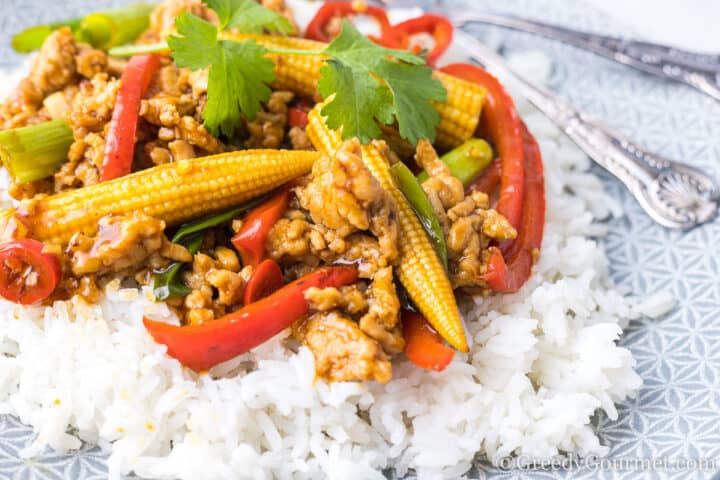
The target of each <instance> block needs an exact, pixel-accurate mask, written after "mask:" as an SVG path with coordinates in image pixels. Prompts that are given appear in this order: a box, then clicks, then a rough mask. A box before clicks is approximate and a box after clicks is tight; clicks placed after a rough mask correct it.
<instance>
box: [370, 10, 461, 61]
mask: <svg viewBox="0 0 720 480" xmlns="http://www.w3.org/2000/svg"><path fill="white" fill-rule="evenodd" d="M453 30H454V29H453V25H452V23H450V20H448V19H447V18H446V17H443V16H442V15H434V14H432V13H426V14H425V15H420V16H419V17H416V18H411V19H409V20H405V21H404V22H400V23H398V24H397V25H393V26H392V27H391V28H390V29H389V30H388V31H387V33H386V34H385V35H383V37H382V38H381V43H382V44H383V45H385V46H386V47H390V48H398V49H408V48H410V47H411V46H412V37H413V35H418V34H422V33H426V34H428V35H430V36H432V38H433V40H434V44H433V47H432V48H431V49H430V51H429V52H428V54H427V63H428V65H431V66H432V65H435V61H436V60H437V59H438V58H440V56H441V55H442V54H443V53H445V51H446V50H447V49H448V47H449V46H450V43H452V39H453ZM414 50H415V51H419V50H420V48H419V47H416V48H414Z"/></svg>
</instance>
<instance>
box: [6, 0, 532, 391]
mask: <svg viewBox="0 0 720 480" xmlns="http://www.w3.org/2000/svg"><path fill="white" fill-rule="evenodd" d="M359 16H366V17H370V18H371V19H372V20H373V21H374V23H376V25H377V27H378V28H377V29H378V31H379V33H377V34H375V35H370V36H366V35H364V34H363V33H361V32H360V31H359V30H358V27H356V26H355V24H354V23H353V21H354V20H355V19H356V18H357V17H359ZM452 35H453V30H452V25H451V24H450V23H449V22H448V20H447V19H445V18H443V17H440V16H437V15H431V14H427V15H422V16H420V17H418V18H414V19H411V20H407V21H405V22H402V23H398V24H394V25H393V24H391V23H390V21H389V19H388V17H387V14H386V12H385V11H384V10H383V9H381V8H377V7H373V6H369V5H365V4H363V3H362V2H352V3H346V2H327V3H324V4H323V5H322V7H320V9H319V10H318V12H317V14H316V15H315V17H314V18H313V20H312V21H311V22H310V24H309V26H308V28H307V29H306V31H305V32H301V31H299V29H298V27H297V25H296V23H295V21H294V19H293V13H292V11H291V10H290V9H289V8H288V7H287V6H286V5H285V3H284V2H283V1H282V0H263V1H262V2H259V3H258V2H255V1H254V0H204V1H202V2H201V1H200V0H166V1H164V2H163V3H161V4H159V5H157V6H154V5H145V4H133V5H129V6H127V7H123V8H119V9H115V10H110V11H105V12H94V13H91V14H89V15H87V16H85V17H83V18H78V19H71V20H67V21H63V22H57V23H54V24H51V25H42V26H37V27H33V28H31V29H28V30H26V31H24V32H21V33H20V34H18V35H17V36H16V37H15V39H14V42H13V45H14V47H15V48H16V49H17V50H18V51H20V52H30V51H34V50H37V53H36V54H35V55H36V56H35V57H34V59H33V61H32V66H31V69H30V73H29V75H28V76H27V77H26V78H24V79H23V80H22V81H21V82H20V84H19V85H18V86H17V87H16V88H15V90H14V91H13V92H12V94H11V95H10V96H9V98H8V99H7V100H6V101H5V103H4V104H2V105H1V106H0V129H1V130H2V131H0V156H1V157H2V162H3V165H4V167H5V169H6V170H7V173H8V174H9V175H10V177H11V178H12V181H13V184H12V187H11V190H10V194H11V195H12V196H13V197H14V198H15V199H16V200H17V202H16V204H15V205H14V207H13V208H11V209H8V210H5V211H2V212H0V227H1V228H0V231H1V232H2V243H1V244H0V295H2V297H4V298H5V299H6V300H8V301H11V302H15V303H18V304H22V305H32V304H50V303H52V302H54V301H58V300H64V299H68V298H71V297H73V296H79V297H82V299H84V301H86V302H89V303H95V302H97V301H98V299H99V298H100V296H101V295H103V291H104V288H105V286H106V285H108V284H109V283H110V282H119V283H120V284H121V285H123V286H127V287H135V288H141V287H148V291H151V292H152V294H153V295H154V296H155V299H156V301H158V302H166V303H167V305H168V306H170V307H171V309H172V310H173V311H174V312H175V314H176V317H177V320H178V321H176V322H174V323H167V322H166V321H160V320H158V319H152V318H145V319H144V324H145V327H146V329H147V332H148V333H149V335H150V336H152V338H153V339H154V340H155V341H156V342H158V343H160V344H163V345H165V346H167V354H168V355H170V356H172V357H174V358H176V359H177V360H179V361H180V362H181V363H182V364H183V365H185V366H186V367H189V368H190V369H193V370H195V371H197V372H203V371H207V370H208V369H210V368H212V367H213V366H215V365H217V364H219V363H221V362H224V361H227V360H230V359H232V358H234V357H236V356H238V355H240V354H242V353H245V352H247V351H249V350H250V349H252V348H254V347H257V346H258V345H260V344H262V343H263V342H265V341H267V340H268V339H270V338H271V337H273V336H275V335H277V334H278V333H280V332H282V331H283V330H286V329H291V331H292V337H293V338H294V340H295V341H297V342H298V343H299V344H302V345H305V346H307V347H308V348H309V349H310V351H312V353H313V355H314V358H315V368H316V375H317V377H318V378H322V379H326V380H328V381H347V380H356V381H361V380H369V381H377V382H383V383H384V382H387V381H389V380H390V379H391V377H392V363H391V360H392V359H393V357H394V356H396V355H399V354H403V353H404V355H406V356H407V358H409V359H410V360H411V361H412V362H413V363H414V364H416V365H417V366H418V367H421V368H425V369H431V370H436V371H441V370H443V369H444V368H445V367H446V366H447V365H448V364H449V363H450V362H451V361H452V359H453V356H454V352H455V351H456V350H457V351H461V352H465V351H467V350H468V339H467V338H466V333H465V330H464V327H463V321H462V318H461V315H460V313H459V309H458V299H459V298H461V297H462V296H463V295H502V294H505V293H510V292H515V291H517V290H518V289H520V288H521V287H522V285H523V284H524V283H525V282H526V281H527V280H528V278H529V277H530V275H531V271H532V267H533V264H534V263H535V262H536V261H537V258H538V255H539V254H540V246H541V242H542V237H543V226H544V218H545V192H544V181H543V165H542V160H541V155H540V151H539V148H538V145H537V142H536V141H535V139H534V137H533V135H532V134H531V133H530V132H529V131H528V129H527V128H526V126H525V125H524V123H523V121H522V120H521V119H520V117H519V116H518V113H517V111H516V109H515V106H514V104H513V101H512V99H511V98H510V96H509V95H508V93H507V92H506V91H505V89H504V88H503V86H502V85H501V84H500V83H499V82H498V80H497V79H495V78H494V77H493V76H492V75H490V74H489V73H487V72H486V71H485V70H483V69H482V68H480V67H478V66H475V65H471V64H451V65H443V66H439V65H442V64H441V59H442V54H443V52H444V51H445V50H446V49H447V47H448V45H449V44H450V41H451V39H452Z"/></svg>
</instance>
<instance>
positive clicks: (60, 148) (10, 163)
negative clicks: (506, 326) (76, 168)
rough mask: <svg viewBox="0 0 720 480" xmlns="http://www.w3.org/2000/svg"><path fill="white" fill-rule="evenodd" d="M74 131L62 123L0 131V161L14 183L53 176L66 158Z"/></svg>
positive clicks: (63, 121) (64, 122)
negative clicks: (0, 160)
mask: <svg viewBox="0 0 720 480" xmlns="http://www.w3.org/2000/svg"><path fill="white" fill-rule="evenodd" d="M72 142H73V131H72V128H70V125H68V123H67V122H66V121H65V120H52V121H50V122H45V123H40V124H38V125H31V126H29V127H21V128H13V129H11V130H5V131H3V132H0V159H2V163H3V165H5V168H7V170H8V172H10V176H12V178H13V180H14V181H15V182H16V183H27V182H33V181H35V180H40V179H42V178H45V177H48V176H50V175H52V174H53V173H55V172H56V171H57V169H58V168H60V165H62V164H63V162H64V161H65V158H66V157H67V153H68V149H69V148H70V145H71V144H72Z"/></svg>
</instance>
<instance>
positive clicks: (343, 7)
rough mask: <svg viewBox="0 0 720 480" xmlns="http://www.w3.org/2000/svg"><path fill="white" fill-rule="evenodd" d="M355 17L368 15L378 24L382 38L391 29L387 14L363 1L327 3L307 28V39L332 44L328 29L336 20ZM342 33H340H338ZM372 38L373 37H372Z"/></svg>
mask: <svg viewBox="0 0 720 480" xmlns="http://www.w3.org/2000/svg"><path fill="white" fill-rule="evenodd" d="M355 15H368V16H370V17H372V18H373V19H374V20H375V22H377V24H378V26H379V27H380V38H382V37H383V36H384V35H386V34H387V31H388V30H389V29H390V21H389V20H388V17H387V13H385V10H384V9H382V8H380V7H375V6H372V5H367V4H366V3H365V2H362V1H354V2H325V3H323V5H322V6H321V7H320V8H319V9H318V11H317V13H315V16H314V17H313V19H312V20H310V23H309V24H308V26H307V28H306V29H305V38H309V39H311V40H317V41H319V42H330V41H331V40H332V37H331V35H330V32H328V27H329V26H330V24H331V22H332V21H333V20H334V19H343V18H347V17H352V16H355ZM337 33H338V34H339V33H340V32H339V31H338V32H337ZM371 38H372V37H371Z"/></svg>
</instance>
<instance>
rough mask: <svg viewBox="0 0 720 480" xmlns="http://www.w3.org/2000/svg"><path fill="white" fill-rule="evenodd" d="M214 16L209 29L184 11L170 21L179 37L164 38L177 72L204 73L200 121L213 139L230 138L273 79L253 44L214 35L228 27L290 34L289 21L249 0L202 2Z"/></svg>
mask: <svg viewBox="0 0 720 480" xmlns="http://www.w3.org/2000/svg"><path fill="white" fill-rule="evenodd" d="M203 1H204V3H205V4H206V5H207V6H208V7H209V8H211V9H212V10H214V11H215V13H217V15H218V20H219V26H217V27H216V26H214V25H213V24H211V23H210V22H207V21H205V20H203V19H201V18H200V17H198V16H196V15H192V14H190V13H188V12H183V13H182V14H181V15H180V16H178V17H177V18H176V19H175V28H176V29H177V32H178V34H179V36H178V35H171V36H170V37H169V38H168V43H167V44H168V47H169V48H170V49H171V50H172V54H171V55H172V58H173V60H175V63H176V64H177V65H178V66H180V67H187V68H189V69H191V70H201V69H203V68H208V67H209V71H208V95H207V103H206V104H205V109H204V110H203V113H202V115H203V120H204V121H205V126H206V127H207V129H208V130H209V131H210V132H211V133H212V134H213V135H216V136H217V135H219V134H223V135H226V136H228V137H232V136H233V135H234V134H235V130H236V128H237V127H238V126H240V124H241V123H242V116H243V115H245V116H246V117H247V118H250V119H254V118H255V114H256V113H257V112H258V110H260V107H261V105H262V104H263V103H264V102H266V101H267V100H268V98H270V93H271V90H270V87H269V86H268V85H269V84H270V83H271V82H272V81H273V80H274V79H275V74H274V73H273V68H274V66H275V64H274V63H273V62H272V60H270V59H268V58H265V54H266V53H267V49H265V47H262V46H260V45H258V44H257V42H255V41H254V40H245V41H242V42H231V41H227V40H220V39H219V38H218V35H219V33H220V32H221V31H223V30H225V29H228V28H235V29H238V30H241V31H245V32H249V33H259V32H262V31H263V30H264V29H267V30H270V31H279V32H280V33H290V32H292V31H293V29H294V27H293V25H292V24H291V23H290V21H289V20H288V19H286V18H285V17H283V16H281V15H279V14H278V13H276V12H273V11H271V10H268V9H266V8H263V7H262V6H261V5H259V4H258V3H257V2H255V1H254V0H203Z"/></svg>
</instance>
